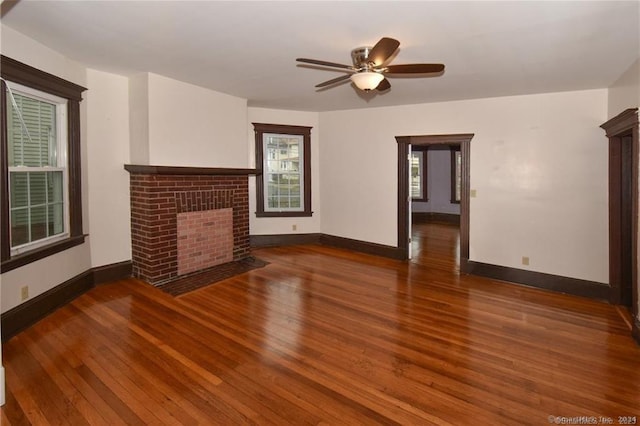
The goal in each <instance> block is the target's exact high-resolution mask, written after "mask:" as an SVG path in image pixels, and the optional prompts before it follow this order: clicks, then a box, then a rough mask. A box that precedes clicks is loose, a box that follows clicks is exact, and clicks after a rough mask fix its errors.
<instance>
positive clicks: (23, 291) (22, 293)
mask: <svg viewBox="0 0 640 426" xmlns="http://www.w3.org/2000/svg"><path fill="white" fill-rule="evenodd" d="M20 297H21V300H27V299H28V298H29V286H28V285H25V286H24V287H22V288H21V289H20Z"/></svg>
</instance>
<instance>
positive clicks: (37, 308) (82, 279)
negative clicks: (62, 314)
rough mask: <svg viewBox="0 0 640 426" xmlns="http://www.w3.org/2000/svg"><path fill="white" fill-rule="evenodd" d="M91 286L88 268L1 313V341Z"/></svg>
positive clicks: (91, 276) (91, 279) (91, 281)
mask: <svg viewBox="0 0 640 426" xmlns="http://www.w3.org/2000/svg"><path fill="white" fill-rule="evenodd" d="M91 288H93V274H92V273H91V270H89V271H86V272H84V273H82V274H80V275H78V276H76V277H73V278H71V279H70V280H68V281H66V282H64V283H62V284H60V285H58V286H56V287H54V288H52V289H51V290H48V291H46V292H44V293H42V294H40V295H38V296H36V297H34V298H33V299H30V300H28V301H26V302H25V303H23V304H21V305H18V306H16V307H15V308H13V309H11V310H9V311H7V312H5V313H3V314H2V316H1V317H0V322H1V323H2V341H3V342H6V341H7V340H9V339H10V338H12V337H13V336H15V335H16V334H18V333H19V332H20V331H22V330H24V329H26V328H27V327H29V326H31V325H32V324H35V323H36V322H38V321H39V320H41V319H42V318H44V317H46V316H47V315H49V314H50V313H52V312H53V311H55V310H56V309H58V308H59V307H61V306H64V305H65V304H67V303H69V302H71V301H72V300H73V299H75V298H76V297H78V296H80V295H81V294H83V293H85V292H86V291H88V290H90V289H91Z"/></svg>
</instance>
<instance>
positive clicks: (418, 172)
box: [410, 152, 424, 198]
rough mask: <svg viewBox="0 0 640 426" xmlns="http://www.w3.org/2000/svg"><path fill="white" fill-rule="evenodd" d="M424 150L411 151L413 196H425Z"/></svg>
mask: <svg viewBox="0 0 640 426" xmlns="http://www.w3.org/2000/svg"><path fill="white" fill-rule="evenodd" d="M422 161H423V153H422V152H412V153H411V188H410V189H411V198H424V197H423V176H422V170H423V167H422Z"/></svg>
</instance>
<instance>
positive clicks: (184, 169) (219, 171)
mask: <svg viewBox="0 0 640 426" xmlns="http://www.w3.org/2000/svg"><path fill="white" fill-rule="evenodd" d="M124 169H125V170H126V171H128V172H129V173H138V174H145V175H203V176H207V175H213V176H249V175H255V174H256V173H257V170H256V169H238V168H231V167H188V166H147V165H142V164H125V165H124Z"/></svg>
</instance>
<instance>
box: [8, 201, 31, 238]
mask: <svg viewBox="0 0 640 426" xmlns="http://www.w3.org/2000/svg"><path fill="white" fill-rule="evenodd" d="M28 242H29V215H28V210H27V209H18V210H12V211H11V246H12V247H15V246H18V245H21V244H25V243H28Z"/></svg>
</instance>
